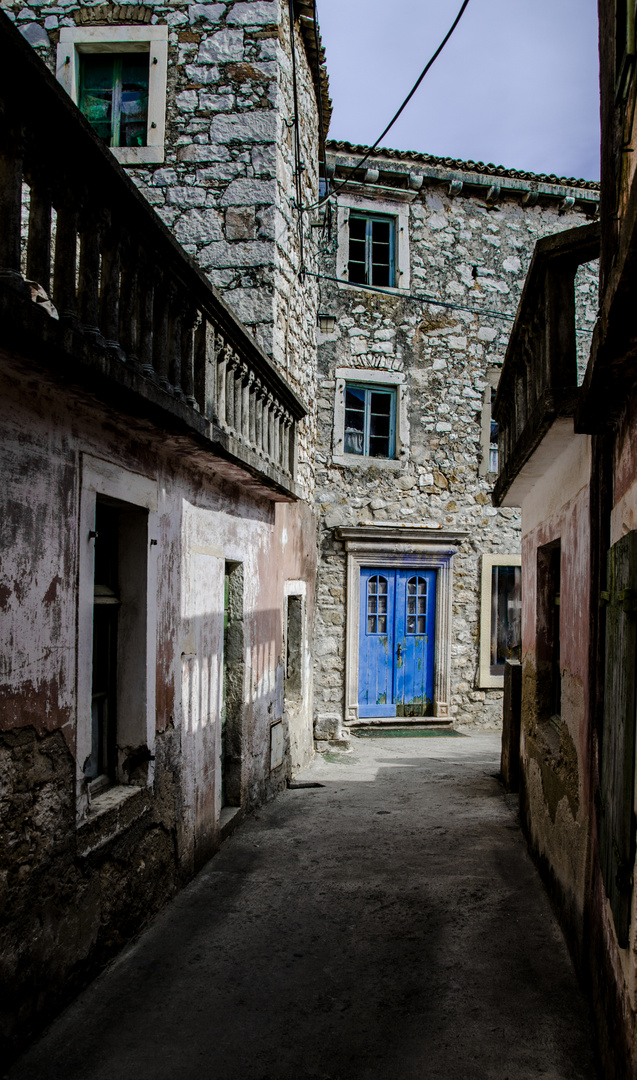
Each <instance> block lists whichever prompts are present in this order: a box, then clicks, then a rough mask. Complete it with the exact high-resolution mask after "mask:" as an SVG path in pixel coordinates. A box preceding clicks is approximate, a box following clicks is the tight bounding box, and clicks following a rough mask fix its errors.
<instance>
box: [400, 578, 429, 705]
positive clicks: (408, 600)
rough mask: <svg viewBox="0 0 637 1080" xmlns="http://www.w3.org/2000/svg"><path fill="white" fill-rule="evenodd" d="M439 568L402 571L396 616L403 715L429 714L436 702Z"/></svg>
mask: <svg viewBox="0 0 637 1080" xmlns="http://www.w3.org/2000/svg"><path fill="white" fill-rule="evenodd" d="M435 617H436V572H435V570H418V571H415V570H412V571H402V570H401V571H399V572H398V576H397V581H396V594H395V619H394V652H395V665H394V694H393V697H394V703H395V705H396V709H397V714H398V715H399V716H426V715H427V713H428V712H430V711H431V706H432V704H433V676H434V636H435V634H434V622H435Z"/></svg>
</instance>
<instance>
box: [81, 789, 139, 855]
mask: <svg viewBox="0 0 637 1080" xmlns="http://www.w3.org/2000/svg"><path fill="white" fill-rule="evenodd" d="M150 806H151V792H150V790H149V789H148V788H140V787H132V786H130V787H129V786H127V785H124V784H120V785H118V786H116V787H111V788H108V789H107V790H106V791H103V792H101V794H99V795H96V796H95V798H94V799H93V801H92V803H91V808H90V810H89V812H88V815H87V817H86V820H85V821H83V822H82V823H81V824H80V825H79V827H78V830H77V853H78V855H81V856H86V855H90V854H91V852H93V851H97V850H99V849H100V848H102V847H104V845H105V844H108V843H109V841H111V840H113V839H115V837H117V836H119V835H120V834H121V833H123V832H124V831H125V830H126V829H128V828H129V827H130V826H131V825H132V824H133V823H134V822H135V821H138V820H139V818H140V817H142V816H143V815H144V814H146V813H147V812H148V811H149V810H150Z"/></svg>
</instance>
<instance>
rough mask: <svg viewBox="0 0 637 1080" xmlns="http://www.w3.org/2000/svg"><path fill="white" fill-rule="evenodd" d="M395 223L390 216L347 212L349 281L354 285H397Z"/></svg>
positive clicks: (386, 286)
mask: <svg viewBox="0 0 637 1080" xmlns="http://www.w3.org/2000/svg"><path fill="white" fill-rule="evenodd" d="M395 246H396V222H395V220H394V219H393V218H386V217H385V218H384V217H376V216H373V215H369V214H354V213H351V214H350V219H349V261H348V267H347V276H348V281H350V282H352V283H353V284H355V285H377V286H380V287H381V288H382V287H384V288H388V287H393V286H395V284H396V259H395Z"/></svg>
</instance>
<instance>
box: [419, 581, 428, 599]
mask: <svg viewBox="0 0 637 1080" xmlns="http://www.w3.org/2000/svg"><path fill="white" fill-rule="evenodd" d="M418 592H419V594H420V596H426V594H427V582H426V581H425V579H424V578H418Z"/></svg>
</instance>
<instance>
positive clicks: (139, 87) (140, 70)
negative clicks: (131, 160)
mask: <svg viewBox="0 0 637 1080" xmlns="http://www.w3.org/2000/svg"><path fill="white" fill-rule="evenodd" d="M147 121H148V54H147V53H132V54H129V55H127V54H124V56H123V58H122V104H121V118H120V136H119V144H120V146H146V129H147Z"/></svg>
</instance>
